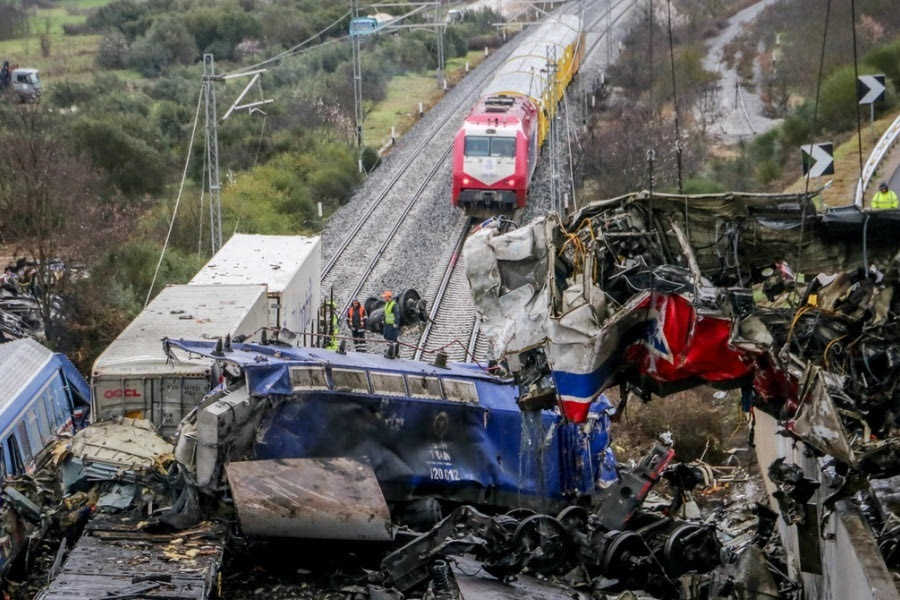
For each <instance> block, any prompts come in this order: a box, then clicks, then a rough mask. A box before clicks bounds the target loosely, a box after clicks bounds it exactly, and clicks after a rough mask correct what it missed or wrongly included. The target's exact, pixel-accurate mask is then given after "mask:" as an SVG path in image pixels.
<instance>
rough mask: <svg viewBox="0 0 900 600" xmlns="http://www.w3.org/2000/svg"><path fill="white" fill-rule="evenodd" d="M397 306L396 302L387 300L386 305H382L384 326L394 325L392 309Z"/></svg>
mask: <svg viewBox="0 0 900 600" xmlns="http://www.w3.org/2000/svg"><path fill="white" fill-rule="evenodd" d="M395 306H397V301H396V300H388V303H387V304H385V305H384V324H385V325H393V324H394V307H395Z"/></svg>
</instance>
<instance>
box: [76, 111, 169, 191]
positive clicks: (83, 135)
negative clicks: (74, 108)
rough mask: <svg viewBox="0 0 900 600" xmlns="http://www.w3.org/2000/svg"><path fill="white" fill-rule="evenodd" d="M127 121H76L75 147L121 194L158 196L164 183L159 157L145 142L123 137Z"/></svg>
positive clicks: (162, 167) (103, 119)
mask: <svg viewBox="0 0 900 600" xmlns="http://www.w3.org/2000/svg"><path fill="white" fill-rule="evenodd" d="M127 121H128V119H127V117H125V118H123V119H111V118H109V117H106V118H98V119H93V118H89V117H85V118H82V119H80V120H79V121H78V122H77V123H76V124H75V126H74V132H75V137H76V140H77V143H78V147H79V149H80V150H81V151H83V152H84V153H86V154H87V155H88V156H89V157H90V158H91V161H92V162H93V164H94V166H95V167H97V168H99V169H102V170H103V171H105V172H106V173H107V176H108V177H109V180H110V182H111V183H112V185H113V186H115V187H116V188H117V189H119V190H121V191H122V192H123V193H125V194H129V195H142V194H147V193H150V194H152V193H157V192H160V191H162V189H163V185H164V183H165V168H164V163H163V160H162V157H161V156H160V154H159V153H158V152H157V151H156V150H155V149H154V148H152V147H151V146H150V145H149V144H148V143H147V142H146V141H144V140H143V139H140V138H135V137H132V136H130V135H129V134H128V133H127V129H128V127H129V126H130V125H129V123H128V122H127Z"/></svg>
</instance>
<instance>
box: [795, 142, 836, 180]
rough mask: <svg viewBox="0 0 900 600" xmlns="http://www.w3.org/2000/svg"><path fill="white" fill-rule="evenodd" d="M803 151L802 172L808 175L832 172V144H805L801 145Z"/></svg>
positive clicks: (813, 175) (831, 173) (817, 175)
mask: <svg viewBox="0 0 900 600" xmlns="http://www.w3.org/2000/svg"><path fill="white" fill-rule="evenodd" d="M800 149H801V150H802V151H803V157H802V159H803V174H804V175H806V174H807V173H809V176H810V177H821V176H822V175H833V174H834V144H832V143H831V142H825V143H823V144H807V145H805V146H801V147H800Z"/></svg>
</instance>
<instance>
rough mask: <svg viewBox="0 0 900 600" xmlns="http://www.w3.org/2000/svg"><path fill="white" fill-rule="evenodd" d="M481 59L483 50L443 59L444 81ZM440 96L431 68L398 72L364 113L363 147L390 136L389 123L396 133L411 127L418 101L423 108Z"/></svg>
mask: <svg viewBox="0 0 900 600" xmlns="http://www.w3.org/2000/svg"><path fill="white" fill-rule="evenodd" d="M483 59H484V52H479V51H473V52H469V54H468V55H467V56H465V57H462V58H454V59H451V60H448V61H447V66H446V73H447V82H448V84H450V85H452V84H453V83H455V82H457V81H459V80H460V79H461V78H462V77H464V76H465V65H466V61H468V62H469V67H470V68H473V69H474V68H475V65H477V64H478V63H479V62H480V61H481V60H483ZM442 96H443V90H441V89H440V88H439V87H438V85H437V77H436V76H435V74H434V71H430V72H429V73H426V74H416V75H401V76H399V77H394V78H393V79H391V81H390V83H389V84H388V92H387V97H386V98H385V99H384V100H383V101H381V102H379V103H378V104H377V105H376V106H375V108H374V109H373V110H372V111H371V112H370V113H369V114H368V115H366V120H365V123H364V125H363V139H364V141H365V143H366V145H367V146H372V147H374V148H380V147H381V146H382V144H384V143H385V142H387V141H388V140H389V139H390V137H391V127H392V126H393V127H394V128H395V130H396V133H397V135H398V136H400V135H402V134H403V133H404V132H405V131H406V130H408V129H409V128H410V127H412V125H413V123H415V121H416V119H417V118H418V117H419V102H422V106H423V108H424V109H425V110H428V109H429V108H430V107H431V106H434V105H435V104H436V103H437V102H438V101H439V100H440V99H441V97H442Z"/></svg>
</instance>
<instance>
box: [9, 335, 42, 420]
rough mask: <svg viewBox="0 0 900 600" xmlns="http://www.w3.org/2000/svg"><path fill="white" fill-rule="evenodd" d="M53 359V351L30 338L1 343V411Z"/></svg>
mask: <svg viewBox="0 0 900 600" xmlns="http://www.w3.org/2000/svg"><path fill="white" fill-rule="evenodd" d="M51 360H53V352H51V351H50V350H48V349H47V348H45V347H43V346H42V345H40V344H39V343H38V342H36V341H34V340H32V339H30V338H23V339H21V340H14V341H12V342H6V343H5V344H0V411H2V410H3V409H5V408H6V407H7V406H8V405H10V404H11V403H12V401H13V400H14V399H15V398H16V397H18V395H19V394H20V393H21V391H22V389H24V388H25V386H27V385H28V384H29V383H30V382H31V380H32V379H34V377H36V376H37V375H38V374H40V372H41V369H42V368H43V367H44V366H45V365H46V364H47V363H48V362H50V361H51Z"/></svg>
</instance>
